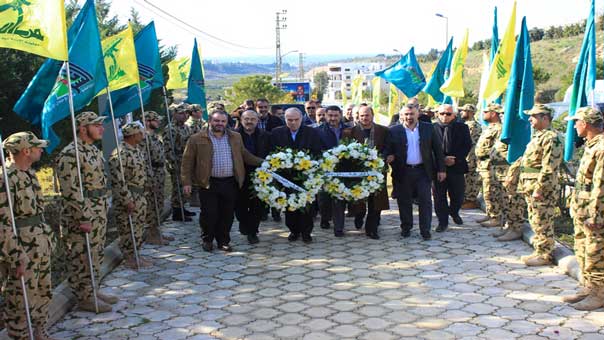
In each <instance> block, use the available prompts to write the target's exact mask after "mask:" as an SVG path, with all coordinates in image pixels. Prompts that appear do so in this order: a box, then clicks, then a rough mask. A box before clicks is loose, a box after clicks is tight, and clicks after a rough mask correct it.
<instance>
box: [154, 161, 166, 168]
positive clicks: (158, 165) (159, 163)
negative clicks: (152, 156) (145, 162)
mask: <svg viewBox="0 0 604 340" xmlns="http://www.w3.org/2000/svg"><path fill="white" fill-rule="evenodd" d="M151 166H152V167H154V168H161V167H163V166H164V163H162V162H151Z"/></svg>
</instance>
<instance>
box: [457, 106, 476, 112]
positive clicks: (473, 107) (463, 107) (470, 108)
mask: <svg viewBox="0 0 604 340" xmlns="http://www.w3.org/2000/svg"><path fill="white" fill-rule="evenodd" d="M459 111H468V112H476V106H474V105H472V104H466V105H464V106H462V107H460V108H459Z"/></svg>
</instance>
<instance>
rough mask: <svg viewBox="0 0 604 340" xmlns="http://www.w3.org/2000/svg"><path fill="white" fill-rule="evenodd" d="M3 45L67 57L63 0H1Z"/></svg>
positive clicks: (52, 55)
mask: <svg viewBox="0 0 604 340" xmlns="http://www.w3.org/2000/svg"><path fill="white" fill-rule="evenodd" d="M0 47H6V48H12V49H15V50H21V51H25V52H29V53H33V54H37V55H41V56H43V57H48V58H52V59H56V60H67V31H66V29H65V4H64V1H63V0H27V1H24V0H0Z"/></svg>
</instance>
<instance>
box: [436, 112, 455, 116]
mask: <svg viewBox="0 0 604 340" xmlns="http://www.w3.org/2000/svg"><path fill="white" fill-rule="evenodd" d="M438 114H439V115H441V116H451V115H452V114H453V112H439V113H438Z"/></svg>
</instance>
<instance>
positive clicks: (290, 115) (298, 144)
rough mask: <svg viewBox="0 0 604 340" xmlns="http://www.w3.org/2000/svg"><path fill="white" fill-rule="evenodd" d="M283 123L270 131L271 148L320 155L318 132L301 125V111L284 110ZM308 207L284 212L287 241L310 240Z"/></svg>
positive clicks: (310, 214) (308, 241) (310, 224)
mask: <svg viewBox="0 0 604 340" xmlns="http://www.w3.org/2000/svg"><path fill="white" fill-rule="evenodd" d="M284 116H285V125H286V126H280V127H278V128H275V129H274V130H273V131H272V133H271V143H272V145H273V148H278V147H282V148H291V149H294V150H304V151H307V152H309V153H310V154H311V155H312V156H313V157H319V156H320V155H321V137H320V136H319V133H318V132H317V131H316V130H315V129H313V128H312V127H310V126H305V125H302V112H300V110H298V109H297V108H295V107H291V108H289V109H287V110H285V115H284ZM312 215H313V214H312V211H311V210H310V207H308V206H307V207H306V208H302V209H300V210H297V211H293V212H292V211H286V212H285V224H286V225H287V227H288V228H289V230H290V234H289V236H288V237H287V239H288V240H289V241H295V240H297V239H298V238H299V237H300V236H302V241H304V243H310V242H312V237H311V235H310V234H311V233H312V229H313V216H312Z"/></svg>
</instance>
